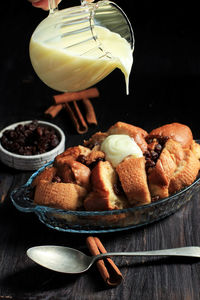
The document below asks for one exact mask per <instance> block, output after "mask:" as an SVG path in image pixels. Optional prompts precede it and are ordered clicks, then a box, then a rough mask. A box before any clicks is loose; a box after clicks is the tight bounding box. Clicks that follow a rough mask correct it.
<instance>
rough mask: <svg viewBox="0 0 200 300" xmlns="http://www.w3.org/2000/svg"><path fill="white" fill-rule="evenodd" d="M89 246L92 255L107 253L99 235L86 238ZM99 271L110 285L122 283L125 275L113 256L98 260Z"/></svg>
mask: <svg viewBox="0 0 200 300" xmlns="http://www.w3.org/2000/svg"><path fill="white" fill-rule="evenodd" d="M86 243H87V246H88V248H89V250H90V252H91V254H92V255H98V254H100V253H106V252H107V251H106V249H105V248H104V246H103V245H102V243H101V241H100V239H99V238H97V237H92V236H89V237H88V238H87V239H86ZM96 264H97V267H98V269H99V272H100V274H101V276H102V278H103V280H104V281H105V283H106V284H107V285H108V286H111V287H114V286H117V285H119V284H120V283H121V281H122V279H123V277H122V274H121V272H120V270H119V269H118V267H117V266H116V265H115V263H114V262H113V260H112V259H111V258H105V259H100V260H98V261H97V262H96Z"/></svg>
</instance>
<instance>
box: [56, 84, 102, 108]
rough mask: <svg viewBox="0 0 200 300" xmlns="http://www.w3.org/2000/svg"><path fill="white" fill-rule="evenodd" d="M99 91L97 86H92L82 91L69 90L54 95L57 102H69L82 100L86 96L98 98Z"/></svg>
mask: <svg viewBox="0 0 200 300" xmlns="http://www.w3.org/2000/svg"><path fill="white" fill-rule="evenodd" d="M97 97H99V91H98V89H97V88H90V89H87V90H83V91H80V92H67V93H63V94H59V95H55V96H53V99H54V102H55V104H61V103H67V102H71V101H77V100H82V99H84V98H97Z"/></svg>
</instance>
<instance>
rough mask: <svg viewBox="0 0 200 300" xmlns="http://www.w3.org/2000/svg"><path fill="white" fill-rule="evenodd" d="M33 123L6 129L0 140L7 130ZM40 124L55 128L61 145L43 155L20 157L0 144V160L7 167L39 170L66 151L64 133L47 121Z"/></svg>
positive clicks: (0, 133) (13, 125)
mask: <svg viewBox="0 0 200 300" xmlns="http://www.w3.org/2000/svg"><path fill="white" fill-rule="evenodd" d="M30 122H32V121H22V122H18V123H14V124H12V125H10V126H8V127H6V128H4V129H3V130H2V131H1V132H0V138H1V137H2V135H3V133H4V131H5V130H10V129H14V128H15V127H17V125H20V124H21V125H25V124H28V123H30ZM38 123H39V124H41V125H45V126H48V127H51V128H53V129H54V130H55V131H56V132H57V133H58V135H59V138H60V143H59V144H58V145H57V146H56V147H55V148H54V149H52V150H51V151H48V152H45V153H42V154H36V155H20V154H15V153H12V152H9V151H7V150H6V149H5V148H4V147H2V145H1V143H0V160H1V161H2V163H4V164H5V165H7V166H9V167H11V168H14V169H17V170H27V171H28V170H29V171H32V170H37V169H38V168H40V167H41V166H43V165H44V164H46V163H47V162H49V161H51V160H53V159H54V158H55V156H56V155H58V154H60V153H62V152H63V151H64V150H65V135H64V132H63V131H62V130H61V129H60V128H59V127H58V126H56V125H54V124H52V123H49V122H45V121H38Z"/></svg>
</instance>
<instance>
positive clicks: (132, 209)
mask: <svg viewBox="0 0 200 300" xmlns="http://www.w3.org/2000/svg"><path fill="white" fill-rule="evenodd" d="M197 142H198V143H199V140H198V141H197ZM52 163H53V160H52V161H50V162H48V163H46V164H45V165H44V166H42V167H41V168H39V169H38V170H37V171H36V172H35V173H33V174H32V175H31V177H30V178H29V179H28V181H27V182H26V183H25V184H24V185H22V186H21V187H18V188H16V189H14V190H13V191H12V192H11V194H10V197H11V200H12V203H13V204H14V206H15V207H16V208H17V209H18V210H20V211H22V212H34V213H36V214H37V215H38V217H39V220H40V221H41V222H42V223H43V224H45V225H46V226H48V227H49V228H52V229H57V230H59V231H63V232H71V233H87V234H88V233H89V234H91V233H92V234H94V233H108V232H118V231H123V230H129V229H133V228H137V227H141V226H145V225H148V224H151V223H154V222H155V221H157V220H161V219H163V218H165V217H167V216H169V215H171V214H173V213H174V212H175V211H176V210H178V209H176V210H175V211H171V212H168V213H166V214H164V215H163V216H160V217H159V218H158V219H157V220H151V221H147V222H143V223H139V224H134V225H129V226H125V227H114V228H105V229H102V226H101V229H97V230H96V229H94V230H93V229H88V230H84V229H73V228H66V229H64V228H60V227H58V228H56V227H54V226H51V225H50V224H48V223H46V222H45V221H44V220H43V219H42V218H41V217H40V214H39V211H41V210H43V211H44V212H53V213H61V214H66V213H67V215H74V216H79V217H81V216H84V217H87V216H90V217H93V216H109V215H119V214H123V213H129V212H135V211H140V210H144V209H148V208H152V207H155V206H158V205H159V204H164V203H166V202H168V201H169V200H173V199H174V198H177V197H179V196H180V195H182V194H184V193H185V192H187V191H188V190H190V189H192V187H194V186H196V185H200V176H198V178H197V179H196V180H195V181H194V182H193V183H192V184H191V185H189V186H187V187H185V188H184V189H182V190H180V191H178V192H177V193H175V194H173V195H171V196H169V197H166V198H163V199H160V200H158V201H155V202H152V203H149V204H145V205H141V206H136V207H130V208H125V209H118V210H111V211H67V210H63V209H56V208H52V207H47V206H42V205H35V204H33V203H32V205H31V206H28V205H27V207H22V206H20V205H19V204H17V203H16V202H15V200H14V195H15V193H16V192H17V191H18V190H19V189H20V188H24V189H26V188H29V187H31V183H32V181H33V180H34V178H35V177H36V176H37V175H38V174H39V173H40V172H42V171H43V170H44V169H45V168H46V167H48V166H50V165H51V164H52ZM183 204H184V203H183Z"/></svg>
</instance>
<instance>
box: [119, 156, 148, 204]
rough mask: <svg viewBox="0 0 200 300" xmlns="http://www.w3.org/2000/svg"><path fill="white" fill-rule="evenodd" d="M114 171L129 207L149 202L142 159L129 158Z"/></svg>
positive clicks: (143, 160)
mask: <svg viewBox="0 0 200 300" xmlns="http://www.w3.org/2000/svg"><path fill="white" fill-rule="evenodd" d="M116 171H117V173H118V175H119V179H120V182H121V185H122V188H123V190H124V192H125V194H126V196H127V198H128V201H129V203H130V205H131V206H134V205H143V204H147V203H150V202H151V195H150V192H149V188H148V184H147V176H146V171H145V158H144V157H140V158H134V157H131V156H130V157H128V158H127V159H125V160H124V161H123V162H121V163H120V164H119V165H118V166H117V168H116Z"/></svg>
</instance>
